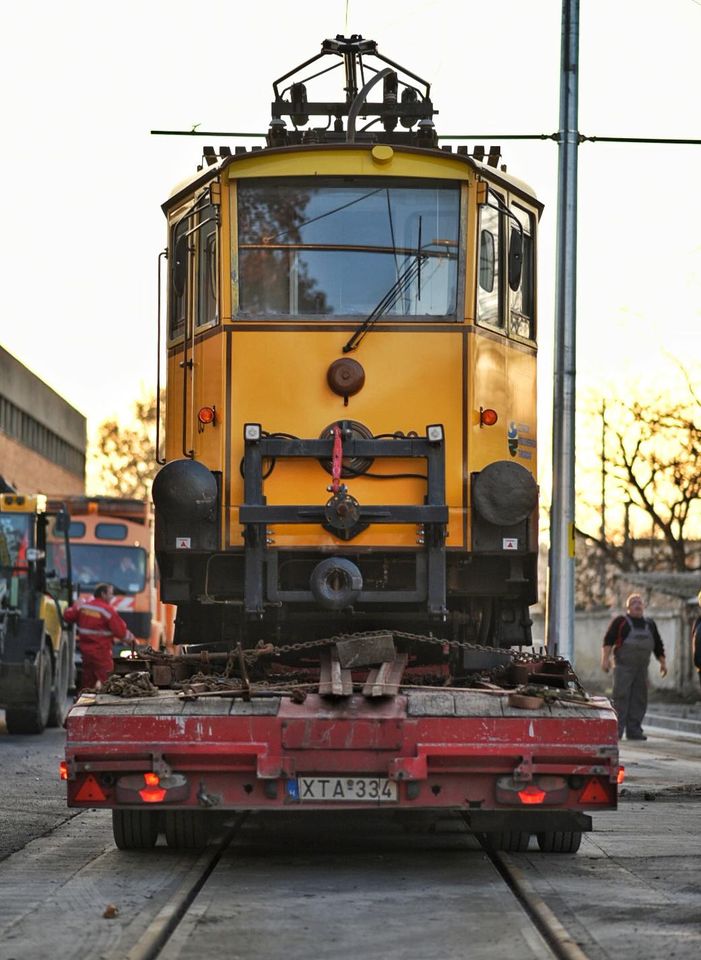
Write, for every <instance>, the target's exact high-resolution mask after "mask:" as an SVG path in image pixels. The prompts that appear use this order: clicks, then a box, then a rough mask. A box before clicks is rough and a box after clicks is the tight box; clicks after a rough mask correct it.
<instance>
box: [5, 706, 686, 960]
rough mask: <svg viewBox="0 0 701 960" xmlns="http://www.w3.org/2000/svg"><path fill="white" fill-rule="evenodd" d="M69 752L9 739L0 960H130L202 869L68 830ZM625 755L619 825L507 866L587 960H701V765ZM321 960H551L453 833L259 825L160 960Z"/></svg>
mask: <svg viewBox="0 0 701 960" xmlns="http://www.w3.org/2000/svg"><path fill="white" fill-rule="evenodd" d="M63 736H64V734H63V731H62V730H61V731H57V730H50V731H47V732H46V733H45V734H43V735H42V736H40V737H22V738H20V737H10V736H8V735H7V734H6V733H5V731H4V728H3V727H2V725H1V724H0V763H1V765H2V769H3V777H0V825H1V826H0V857H4V858H5V859H4V860H2V861H1V862H0V960H25V958H27V960H29V958H34V957H37V956H40V955H42V951H43V950H44V949H45V946H46V944H47V943H49V942H50V943H51V945H52V955H53V957H54V958H55V960H64V958H65V960H74V958H78V957H86V958H87V957H91V958H103V957H104V958H106V960H117V958H122V957H124V956H125V955H126V951H127V945H128V944H131V943H133V942H134V941H135V940H136V939H137V938H138V937H139V936H141V935H142V934H143V932H144V931H145V930H146V929H147V928H148V926H149V923H150V922H151V921H152V919H153V917H154V915H155V914H156V913H157V912H158V911H159V910H161V909H163V908H165V907H166V905H167V904H168V902H169V898H170V897H171V896H172V894H173V893H174V891H175V890H177V889H178V887H179V886H180V885H182V883H183V877H184V876H185V875H186V874H187V872H188V870H192V868H193V866H194V865H195V864H196V862H197V860H198V856H197V855H196V854H191V853H187V852H179V851H173V850H169V849H167V848H165V847H158V848H157V849H156V850H155V851H152V852H151V853H148V854H146V855H144V854H142V853H138V852H133V853H124V852H120V851H117V850H116V849H115V848H114V845H113V843H112V837H111V826H110V818H109V815H108V814H105V813H104V812H100V811H85V812H81V813H80V814H78V815H77V816H74V815H72V812H71V811H68V810H67V809H66V808H65V806H64V787H63V785H62V784H61V783H60V781H59V780H58V777H57V766H58V761H59V759H60V757H61V749H62V744H63ZM621 747H622V759H623V762H624V763H625V765H626V769H627V774H628V776H627V780H626V784H625V786H624V789H625V791H626V793H625V794H624V795H623V798H622V802H621V807H620V809H619V811H617V812H616V813H610V814H605V813H604V814H599V815H597V816H596V817H595V828H596V829H595V832H594V833H593V834H591V835H589V836H587V838H586V839H585V841H584V843H583V844H582V848H581V850H580V852H579V854H577V856H574V857H568V856H561V857H558V856H544V855H542V854H540V853H537V852H536V851H535V849H534V848H531V850H530V851H529V852H528V853H526V854H522V855H510V859H511V861H512V862H513V863H514V864H515V865H516V866H517V867H518V868H520V869H522V870H523V872H524V873H525V874H526V876H527V877H528V880H529V881H530V883H531V885H532V886H533V887H535V889H536V890H537V892H538V893H539V894H540V895H541V896H542V897H543V898H544V899H545V900H546V902H547V903H548V904H549V905H550V907H551V908H552V909H553V911H554V912H555V914H556V915H557V916H558V918H559V919H560V920H561V922H562V923H563V924H564V925H565V927H566V928H567V929H568V930H569V931H570V933H572V935H573V936H574V938H575V939H576V940H577V942H578V943H580V944H581V945H582V947H583V948H584V949H585V951H586V952H587V954H588V955H589V957H590V958H591V960H607V958H610V960H613V958H615V960H628V958H629V957H630V958H631V960H633V958H635V960H648V958H650V960H652V958H655V960H656V958H658V957H665V958H667V957H669V958H673V960H692V958H693V960H697V958H698V956H700V955H701V884H700V883H699V879H698V878H699V876H701V803H699V802H698V797H699V795H700V794H701V747H700V746H699V744H698V742H693V741H688V740H685V739H684V738H680V737H667V736H651V738H650V739H649V740H648V741H647V742H646V743H639V744H638V743H636V744H632V743H631V744H627V743H626V742H625V741H624V742H623V743H622V745H621ZM341 821H343V822H342V823H341ZM495 897H496V901H495ZM495 902H497V903H498V904H499V908H498V910H497V911H496V912H495V910H494V903H495ZM108 904H114V905H115V907H116V908H117V911H118V913H117V916H116V917H114V918H113V919H108V918H105V917H103V913H104V911H105V908H106V907H107V906H108ZM78 933H79V935H78ZM310 955H311V956H319V957H322V958H323V957H327V956H333V957H334V960H338V958H342V957H346V956H348V957H350V956H353V957H357V956H358V955H360V956H364V957H366V958H367V960H372V958H375V957H382V958H383V960H393V958H399V957H401V958H402V960H406V958H410V957H417V958H421V960H426V958H432V957H435V958H436V960H438V958H440V960H448V958H450V960H453V958H456V960H457V958H462V957H463V956H464V957H468V956H469V957H471V958H479V960H486V958H490V960H491V958H492V957H494V958H496V957H504V956H508V957H509V958H510V960H531V958H533V957H541V956H545V955H546V954H545V953H544V947H543V944H542V942H541V941H540V939H539V937H538V935H537V934H536V933H535V932H534V931H532V930H530V929H529V927H528V925H527V924H524V922H523V916H522V915H521V914H520V913H519V910H518V909H514V906H513V904H512V903H511V902H510V899H509V895H508V893H507V892H506V890H505V888H504V891H503V892H502V893H501V894H499V892H498V879H497V877H496V874H495V873H494V872H493V870H492V868H491V865H490V864H489V863H488V862H487V861H486V859H485V857H484V854H483V853H482V851H481V850H480V849H479V848H478V847H477V845H476V844H475V841H474V839H473V838H472V837H470V836H469V835H467V834H465V832H464V830H463V828H462V825H461V824H459V823H458V822H457V821H456V822H453V823H451V822H450V821H449V820H446V821H442V822H441V823H439V825H438V833H427V832H425V831H419V832H418V833H410V832H406V831H405V830H403V829H402V828H401V825H400V824H397V823H396V822H395V821H392V820H391V819H387V820H385V821H384V822H383V823H382V822H380V821H378V820H377V818H374V819H373V818H363V817H362V816H361V817H358V818H353V819H351V818H346V817H344V816H341V817H339V815H338V814H330V815H329V816H326V817H319V816H318V815H312V816H309V817H307V818H306V821H303V820H302V819H301V818H297V817H294V818H292V819H290V820H287V822H286V820H285V818H284V817H283V818H280V817H278V818H273V821H272V822H271V820H270V819H269V818H268V819H266V818H265V817H253V818H251V819H250V821H248V822H247V823H246V825H245V829H244V830H243V832H242V833H241V835H240V836H239V837H238V838H237V841H236V842H235V843H234V844H233V845H232V847H231V848H230V849H229V850H228V851H227V852H226V854H225V855H224V857H223V858H222V861H221V863H220V864H219V866H218V867H217V869H216V871H215V872H214V873H213V874H212V877H211V878H210V881H208V883H207V884H206V885H205V887H204V888H203V889H202V891H201V893H200V894H199V896H198V897H197V899H196V900H195V903H194V905H193V910H192V912H191V914H190V915H189V919H188V920H187V921H186V922H185V923H184V924H183V925H182V926H181V927H180V928H179V930H178V931H177V933H176V935H175V936H174V938H173V939H172V940H171V942H170V943H169V945H168V947H167V948H166V951H165V953H164V954H163V958H164V960H178V958H179V960H188V958H190V957H201V956H207V957H208V958H209V960H218V958H220V957H221V958H223V957H227V958H228V960H231V958H237V957H240V958H244V957H245V958H246V960H258V958H260V960H263V958H265V960H272V958H277V957H278V956H279V957H281V958H282V957H283V956H284V957H285V960H295V958H300V960H301V958H306V957H309V956H310Z"/></svg>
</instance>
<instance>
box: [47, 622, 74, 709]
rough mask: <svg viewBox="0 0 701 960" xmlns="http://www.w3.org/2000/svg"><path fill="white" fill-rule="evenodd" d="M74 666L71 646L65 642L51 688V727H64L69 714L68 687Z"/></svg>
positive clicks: (62, 645) (60, 651)
mask: <svg viewBox="0 0 701 960" xmlns="http://www.w3.org/2000/svg"><path fill="white" fill-rule="evenodd" d="M72 667H73V664H72V663H71V645H70V643H69V642H68V641H67V640H65V641H64V642H63V643H62V644H61V648H60V650H59V652H58V655H57V656H56V668H55V670H54V682H53V686H52V688H51V703H50V705H49V722H48V725H49V726H50V727H62V726H63V724H64V721H65V719H66V715H67V713H68V709H69V704H68V687H69V686H70V676H71V669H72Z"/></svg>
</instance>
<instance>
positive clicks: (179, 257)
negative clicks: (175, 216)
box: [170, 218, 189, 340]
mask: <svg viewBox="0 0 701 960" xmlns="http://www.w3.org/2000/svg"><path fill="white" fill-rule="evenodd" d="M187 225H188V221H187V218H185V219H183V220H181V221H180V223H179V224H178V225H177V227H176V228H175V230H174V231H173V234H172V247H171V251H170V339H171V340H175V339H176V338H177V337H181V336H182V335H183V334H184V333H185V322H186V318H187V273H188V262H187V261H188V246H189V245H188V236H187Z"/></svg>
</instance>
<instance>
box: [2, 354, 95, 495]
mask: <svg viewBox="0 0 701 960" xmlns="http://www.w3.org/2000/svg"><path fill="white" fill-rule="evenodd" d="M86 442H87V424H86V418H85V417H84V416H83V414H82V413H80V412H79V411H78V410H76V409H75V407H72V406H71V405H70V404H69V403H67V402H66V401H65V400H64V399H63V397H61V396H59V395H58V394H57V393H56V391H55V390H52V389H51V387H49V386H47V384H45V383H44V381H43V380H40V379H39V377H37V376H36V375H35V374H33V373H32V372H31V370H28V369H27V367H25V366H24V365H23V364H21V363H20V362H19V360H17V359H16V358H15V357H13V356H12V354H10V353H8V352H7V350H4V349H3V348H2V347H0V477H2V478H3V479H4V480H5V482H6V483H7V484H10V485H11V486H12V487H14V488H15V489H16V490H18V491H20V492H21V493H45V494H48V495H60V494H70V493H77V494H80V493H84V492H85V447H86Z"/></svg>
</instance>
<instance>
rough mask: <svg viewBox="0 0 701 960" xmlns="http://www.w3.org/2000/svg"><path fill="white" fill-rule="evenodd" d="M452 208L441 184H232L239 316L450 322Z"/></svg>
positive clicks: (453, 190) (453, 193)
mask: <svg viewBox="0 0 701 960" xmlns="http://www.w3.org/2000/svg"><path fill="white" fill-rule="evenodd" d="M459 212H460V192H459V186H458V185H457V184H454V183H446V182H443V181H441V182H436V181H427V182H422V183H418V182H416V181H412V182H411V183H403V182H402V181H394V180H393V181H392V182H391V183H388V182H387V181H382V182H379V181H377V180H373V179H370V178H360V177H356V178H353V177H343V178H333V179H332V178H325V179H324V178H314V180H313V181H310V180H309V179H307V178H287V179H285V180H244V181H239V184H238V256H239V270H238V275H239V315H242V316H250V317H261V318H262V317H275V318H279V317H315V316H338V317H365V316H368V315H369V314H371V313H372V312H373V311H375V310H376V309H377V308H378V305H381V304H383V305H384V306H383V308H382V310H381V312H382V315H383V316H386V317H388V318H395V319H398V318H413V317H423V318H429V319H430V318H435V319H437V318H441V319H444V318H454V317H455V316H456V310H457V283H458V237H459V221H460V216H459Z"/></svg>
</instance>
